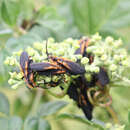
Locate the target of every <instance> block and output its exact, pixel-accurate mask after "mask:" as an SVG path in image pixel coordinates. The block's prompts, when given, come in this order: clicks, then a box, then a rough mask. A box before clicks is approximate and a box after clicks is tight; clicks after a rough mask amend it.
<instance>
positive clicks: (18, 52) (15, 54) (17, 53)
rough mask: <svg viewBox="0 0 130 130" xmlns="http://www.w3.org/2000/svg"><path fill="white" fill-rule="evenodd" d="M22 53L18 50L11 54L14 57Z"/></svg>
mask: <svg viewBox="0 0 130 130" xmlns="http://www.w3.org/2000/svg"><path fill="white" fill-rule="evenodd" d="M22 52H23V50H19V51H17V52H13V55H14V56H20V55H21V53H22Z"/></svg>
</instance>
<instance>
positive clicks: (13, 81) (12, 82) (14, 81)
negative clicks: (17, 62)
mask: <svg viewBox="0 0 130 130" xmlns="http://www.w3.org/2000/svg"><path fill="white" fill-rule="evenodd" d="M16 82H17V81H16V80H14V79H9V80H8V83H9V84H10V85H12V84H15V83H16Z"/></svg>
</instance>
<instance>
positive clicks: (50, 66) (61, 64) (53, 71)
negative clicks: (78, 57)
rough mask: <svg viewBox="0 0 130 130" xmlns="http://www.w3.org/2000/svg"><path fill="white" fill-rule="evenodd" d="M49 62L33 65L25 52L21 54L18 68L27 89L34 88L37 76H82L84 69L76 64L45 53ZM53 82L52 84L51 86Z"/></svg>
mask: <svg viewBox="0 0 130 130" xmlns="http://www.w3.org/2000/svg"><path fill="white" fill-rule="evenodd" d="M47 56H48V59H49V60H50V62H40V63H33V61H32V60H31V59H30V57H29V56H28V53H27V52H22V54H21V56H20V68H21V71H22V72H23V74H24V80H25V82H26V84H27V86H28V87H29V88H34V87H37V86H36V83H35V81H36V76H37V75H47V76H49V75H51V76H52V75H60V74H70V75H77V74H84V73H85V69H84V68H83V67H82V66H80V65H79V64H78V63H75V62H72V61H71V60H69V59H65V58H61V57H56V56H50V55H49V54H48V52H47ZM53 83H54V82H52V84H53Z"/></svg>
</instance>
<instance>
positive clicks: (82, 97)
mask: <svg viewBox="0 0 130 130" xmlns="http://www.w3.org/2000/svg"><path fill="white" fill-rule="evenodd" d="M81 99H82V101H83V103H84V104H85V105H87V102H86V100H85V98H84V96H83V95H81Z"/></svg>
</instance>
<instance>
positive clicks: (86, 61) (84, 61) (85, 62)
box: [81, 57, 89, 65]
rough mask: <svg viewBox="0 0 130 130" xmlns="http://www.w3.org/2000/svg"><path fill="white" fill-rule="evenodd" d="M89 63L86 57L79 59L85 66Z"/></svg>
mask: <svg viewBox="0 0 130 130" xmlns="http://www.w3.org/2000/svg"><path fill="white" fill-rule="evenodd" d="M88 62H89V59H88V58H87V57H83V58H82V59H81V64H84V65H85V64H87V63H88Z"/></svg>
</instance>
